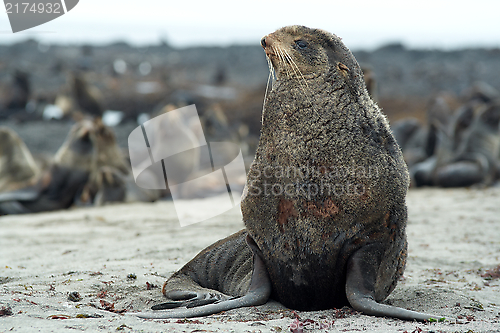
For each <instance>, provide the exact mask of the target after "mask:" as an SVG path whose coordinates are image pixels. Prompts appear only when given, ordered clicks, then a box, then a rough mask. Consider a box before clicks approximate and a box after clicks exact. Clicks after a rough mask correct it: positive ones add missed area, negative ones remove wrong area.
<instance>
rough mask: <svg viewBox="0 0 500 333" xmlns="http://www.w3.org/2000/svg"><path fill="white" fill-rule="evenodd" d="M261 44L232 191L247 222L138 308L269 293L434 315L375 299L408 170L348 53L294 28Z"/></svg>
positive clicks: (398, 255) (211, 307) (401, 220)
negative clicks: (249, 148) (258, 99)
mask: <svg viewBox="0 0 500 333" xmlns="http://www.w3.org/2000/svg"><path fill="white" fill-rule="evenodd" d="M261 44H262V47H263V48H264V50H265V53H266V55H267V57H268V60H269V61H270V64H271V65H272V67H273V68H274V70H275V72H276V82H274V84H273V88H272V90H271V91H270V92H269V94H268V95H267V96H266V98H265V105H264V110H263V115H262V129H261V137H260V142H259V146H258V148H257V152H256V155H255V159H254V162H253V163H252V165H251V167H250V171H249V174H248V179H247V183H246V187H245V191H244V194H243V198H242V201H241V209H242V213H243V220H244V223H245V226H246V229H244V230H242V231H240V232H237V233H235V234H233V235H231V236H229V237H227V238H225V239H223V240H220V241H219V242H217V243H215V244H213V245H211V246H209V247H208V248H206V249H205V250H203V251H201V252H200V253H199V254H198V255H197V256H196V257H195V258H194V259H193V260H191V261H190V262H189V263H187V264H186V265H185V266H184V267H183V268H181V269H180V270H179V271H177V272H176V273H174V274H173V275H172V277H170V278H169V279H168V280H167V281H166V282H165V284H164V286H163V289H162V292H163V294H164V295H165V296H166V297H167V298H168V299H170V300H171V301H169V302H166V303H163V304H159V305H156V306H153V307H152V309H153V310H161V309H170V310H168V311H162V312H157V313H140V314H137V315H138V316H139V317H142V318H157V319H162V318H178V317H196V316H204V315H209V314H213V313H218V312H221V311H226V310H230V309H234V308H238V307H242V306H255V305H261V304H264V303H265V302H267V300H268V299H269V298H273V299H275V300H276V301H278V302H280V303H282V304H283V305H285V306H287V307H289V308H292V309H298V310H320V309H331V308H334V307H342V306H345V305H350V306H352V307H353V308H354V309H355V310H358V311H361V312H363V313H364V314H367V315H374V316H388V317H395V318H400V319H406V320H421V321H423V320H431V319H432V318H434V319H437V318H439V317H436V316H432V315H428V314H423V313H419V312H415V311H410V310H406V309H402V308H397V307H394V306H389V305H385V304H380V303H379V302H380V301H383V300H384V299H385V298H386V297H387V296H388V295H389V294H390V293H391V292H392V290H393V289H394V288H395V287H396V284H397V281H398V279H399V278H400V277H401V276H402V275H403V271H404V268H405V263H406V256H407V242H406V231H405V229H406V222H407V210H406V202H405V196H406V193H407V190H408V186H409V175H408V170H407V167H406V165H405V162H404V160H403V156H402V153H401V151H400V149H399V146H398V145H397V143H396V141H395V139H394V137H393V136H392V134H391V131H390V128H389V124H388V122H387V120H386V118H385V116H384V115H383V114H382V112H381V111H380V109H379V107H378V106H377V105H376V104H375V103H374V102H373V101H372V99H371V98H370V96H369V94H368V92H367V90H366V87H365V83H364V80H363V74H362V72H361V69H360V67H359V65H358V63H357V62H356V60H355V58H354V56H353V55H352V54H351V52H350V51H349V49H348V48H347V47H346V46H345V45H344V44H343V43H342V41H341V40H340V38H338V37H337V36H335V35H333V34H331V33H328V32H326V31H323V30H318V29H310V28H307V27H304V26H288V27H284V28H281V29H279V30H277V31H276V32H274V33H271V34H269V35H267V36H265V37H264V38H263V39H262V40H261ZM284 170H285V171H284ZM184 306H185V307H186V308H185V309H184V308H182V309H174V308H177V307H184Z"/></svg>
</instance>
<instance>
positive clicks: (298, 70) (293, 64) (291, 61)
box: [284, 50, 309, 89]
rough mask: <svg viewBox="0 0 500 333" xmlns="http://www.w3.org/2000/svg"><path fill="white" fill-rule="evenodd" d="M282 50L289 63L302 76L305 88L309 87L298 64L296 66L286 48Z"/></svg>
mask: <svg viewBox="0 0 500 333" xmlns="http://www.w3.org/2000/svg"><path fill="white" fill-rule="evenodd" d="M284 51H285V55H286V56H287V57H288V60H289V61H290V63H291V65H292V66H295V68H296V69H297V72H299V74H300V76H302V80H304V83H305V85H306V87H307V89H309V85H308V84H307V80H306V78H305V77H304V74H302V72H301V71H300V69H299V66H297V64H296V63H295V61H293V58H292V56H290V54H289V53H288V52H287V51H286V50H284Z"/></svg>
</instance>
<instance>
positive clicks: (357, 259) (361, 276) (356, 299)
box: [346, 244, 444, 321]
mask: <svg viewBox="0 0 500 333" xmlns="http://www.w3.org/2000/svg"><path fill="white" fill-rule="evenodd" d="M377 245H378V244H371V245H367V246H365V247H363V248H361V249H360V250H358V251H357V252H356V253H354V254H353V255H352V257H351V258H350V259H349V262H348V265H347V277H346V294H347V299H348V300H349V304H351V306H352V307H353V309H355V310H357V311H361V312H362V313H364V314H367V315H371V316H379V317H393V318H399V319H403V320H418V321H426V320H427V321H443V320H444V318H441V317H439V316H433V315H429V314H425V313H420V312H416V311H411V310H406V309H402V308H398V307H395V306H391V305H385V304H380V303H377V301H376V300H375V288H376V279H377V271H378V269H379V266H380V261H381V260H380V252H379V251H378V248H377Z"/></svg>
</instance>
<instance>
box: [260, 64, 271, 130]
mask: <svg viewBox="0 0 500 333" xmlns="http://www.w3.org/2000/svg"><path fill="white" fill-rule="evenodd" d="M266 58H267V63H268V65H269V76H268V77H267V84H266V92H265V93H264V102H263V103H262V115H261V123H264V110H265V107H266V99H267V92H268V90H269V82H270V81H271V76H272V77H273V79H274V70H273V66H272V65H271V60H269V57H266Z"/></svg>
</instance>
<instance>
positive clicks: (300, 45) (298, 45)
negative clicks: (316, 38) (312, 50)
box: [295, 39, 307, 49]
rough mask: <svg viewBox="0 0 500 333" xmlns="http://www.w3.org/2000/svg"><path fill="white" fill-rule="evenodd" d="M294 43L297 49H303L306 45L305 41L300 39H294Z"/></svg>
mask: <svg viewBox="0 0 500 333" xmlns="http://www.w3.org/2000/svg"><path fill="white" fill-rule="evenodd" d="M295 45H297V47H298V48H299V49H305V48H306V47H307V43H306V42H304V41H303V40H300V39H299V40H296V41H295Z"/></svg>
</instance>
